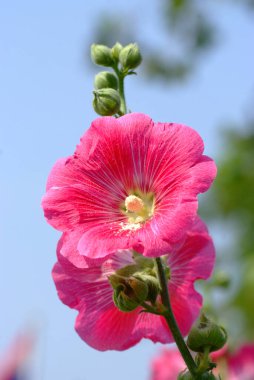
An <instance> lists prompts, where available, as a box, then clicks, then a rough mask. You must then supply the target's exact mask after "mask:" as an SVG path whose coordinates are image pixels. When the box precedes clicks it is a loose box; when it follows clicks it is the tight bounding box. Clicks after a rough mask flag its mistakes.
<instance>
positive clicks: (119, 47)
mask: <svg viewBox="0 0 254 380" xmlns="http://www.w3.org/2000/svg"><path fill="white" fill-rule="evenodd" d="M122 48H123V46H122V45H121V44H120V43H119V42H117V43H116V44H115V45H114V46H113V47H112V49H111V53H112V56H113V58H114V60H115V61H116V62H118V60H119V54H120V52H121V50H122Z"/></svg>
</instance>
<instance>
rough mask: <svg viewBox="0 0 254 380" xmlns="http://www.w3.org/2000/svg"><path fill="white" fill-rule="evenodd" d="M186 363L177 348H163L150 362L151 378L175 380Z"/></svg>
mask: <svg viewBox="0 0 254 380" xmlns="http://www.w3.org/2000/svg"><path fill="white" fill-rule="evenodd" d="M185 368H186V364H185V362H184V360H183V358H182V356H181V354H180V352H179V351H178V350H177V348H175V347H174V348H171V349H169V348H164V349H162V350H161V351H160V354H159V355H158V356H156V357H155V358H154V359H153V360H152V363H151V377H150V379H151V380H176V379H177V376H178V375H179V373H180V372H182V371H183V370H184V369H185Z"/></svg>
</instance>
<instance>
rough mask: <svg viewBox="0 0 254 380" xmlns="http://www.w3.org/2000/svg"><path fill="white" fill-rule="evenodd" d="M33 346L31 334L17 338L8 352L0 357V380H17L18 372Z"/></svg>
mask: <svg viewBox="0 0 254 380" xmlns="http://www.w3.org/2000/svg"><path fill="white" fill-rule="evenodd" d="M33 346H34V336H33V335H31V333H29V334H27V333H26V334H22V335H19V336H17V338H16V339H15V341H14V342H13V343H12V344H11V346H10V347H9V349H8V351H7V352H6V353H5V354H4V355H3V356H1V357H0V380H14V379H18V378H19V377H18V376H19V374H20V371H21V369H22V367H23V366H24V364H25V362H26V361H27V359H28V357H29V355H30V354H31V351H32V348H33ZM22 378H23V377H22Z"/></svg>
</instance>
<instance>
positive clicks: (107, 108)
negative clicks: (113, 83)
mask: <svg viewBox="0 0 254 380" xmlns="http://www.w3.org/2000/svg"><path fill="white" fill-rule="evenodd" d="M93 93H94V100H93V108H94V110H95V112H97V113H98V114H99V115H102V116H111V115H114V114H116V113H118V111H119V110H120V105H121V99H120V95H119V94H118V92H117V91H116V90H114V89H113V88H101V89H99V90H96V91H94V92H93Z"/></svg>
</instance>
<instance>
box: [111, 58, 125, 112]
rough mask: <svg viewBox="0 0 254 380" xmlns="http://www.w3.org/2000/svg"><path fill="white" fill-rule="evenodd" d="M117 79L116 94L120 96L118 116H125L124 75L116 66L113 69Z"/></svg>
mask: <svg viewBox="0 0 254 380" xmlns="http://www.w3.org/2000/svg"><path fill="white" fill-rule="evenodd" d="M113 69H114V71H115V73H116V75H117V78H118V92H119V95H120V99H121V106H120V111H119V114H121V115H125V114H126V113H127V105H126V100H125V93H124V78H125V75H124V73H123V72H122V71H121V70H119V69H118V67H117V65H115V66H114V67H113Z"/></svg>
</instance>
